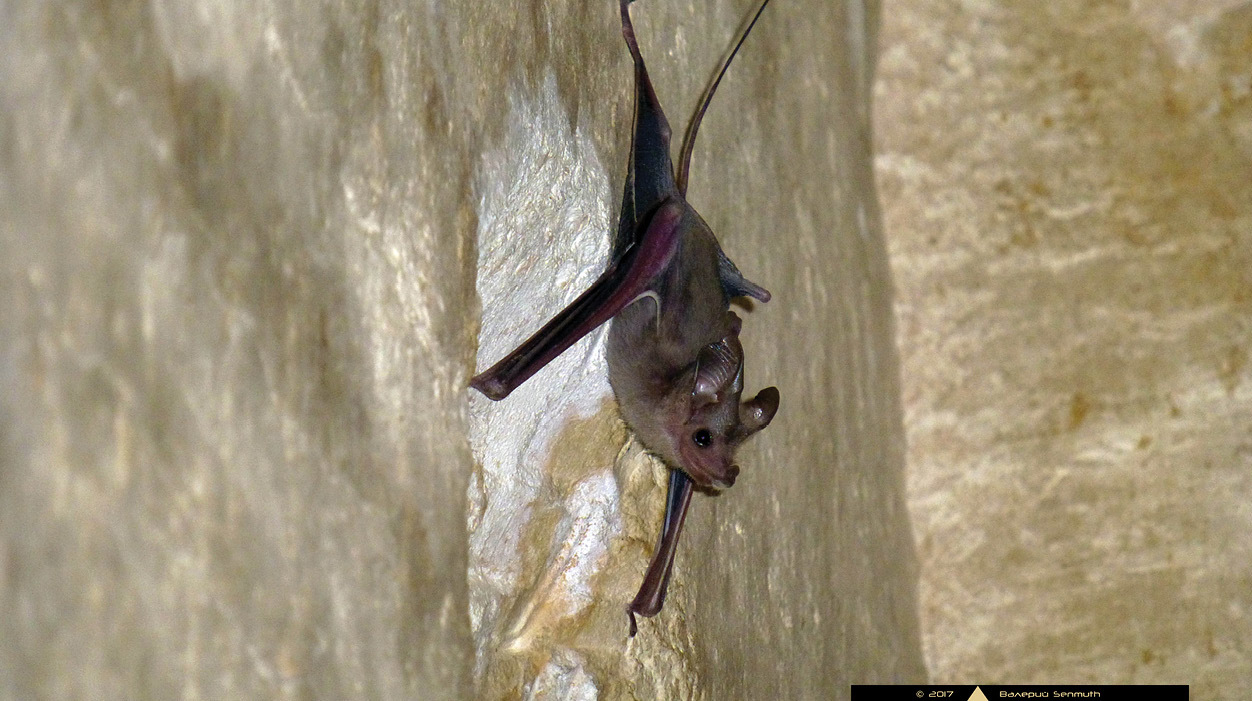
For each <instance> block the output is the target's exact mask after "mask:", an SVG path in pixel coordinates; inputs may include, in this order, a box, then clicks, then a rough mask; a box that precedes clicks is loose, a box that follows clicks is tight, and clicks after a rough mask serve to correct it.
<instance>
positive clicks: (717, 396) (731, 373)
mask: <svg viewBox="0 0 1252 701" xmlns="http://www.w3.org/2000/svg"><path fill="white" fill-rule="evenodd" d="M690 387H691V389H690V397H689V398H688V399H689V401H686V402H675V405H676V406H675V409H677V410H676V411H674V412H672V413H670V414H669V416H668V417H667V421H666V424H667V425H666V426H665V432H666V434H667V437H668V438H669V441H670V445H671V446H672V448H673V454H674V457H675V458H677V459H676V462H677V463H678V465H677V466H678V467H680V468H681V469H682V470H683V472H686V473H687V474H688V475H689V476H690V477H691V479H692V480H693V481H694V482H695V483H696V484H698V485H700V486H701V487H712V488H716V489H725V488H726V487H729V486H731V485H732V484H734V483H735V478H736V477H737V476H738V475H739V467H738V466H737V465H735V464H734V457H735V449H736V448H738V447H739V444H741V443H743V442H744V441H745V440H747V439H748V437H749V436H751V435H752V434H754V433H756V432H757V431H760V430H761V429H763V428H765V427H766V426H768V425H769V422H770V421H771V420H772V419H773V418H774V414H775V413H776V412H777V411H778V400H779V395H778V389H777V388H774V387H769V388H767V389H763V390H761V392H760V393H759V394H757V395H756V396H755V397H753V398H752V399H749V400H748V401H746V402H740V401H739V395H740V394H741V393H742V392H743V347H742V346H740V345H739V337H738V334H737V333H734V332H732V333H731V334H730V335H728V336H727V337H726V338H725V339H723V340H722V341H719V342H718V343H711V344H709V345H707V346H705V347H704V348H703V349H702V350H701V351H700V354H699V356H698V357H697V360H696V365H695V369H694V373H693V375H692V380H691V385H690ZM684 404H685V410H684V408H683V405H684ZM671 459H673V458H671Z"/></svg>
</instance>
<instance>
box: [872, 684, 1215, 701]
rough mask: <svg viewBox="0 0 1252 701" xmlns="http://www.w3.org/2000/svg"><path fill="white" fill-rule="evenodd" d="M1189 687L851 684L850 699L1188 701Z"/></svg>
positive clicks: (902, 700)
mask: <svg viewBox="0 0 1252 701" xmlns="http://www.w3.org/2000/svg"><path fill="white" fill-rule="evenodd" d="M1190 689H1191V687H1189V686H1187V685H1185V684H1171V685H1159V684H1154V685H1143V686H1131V685H1126V684H1086V685H1083V684H980V685H973V684H970V685H968V686H961V685H944V684H929V685H917V684H914V685H912V686H910V685H907V684H894V685H878V684H853V685H852V701H917V700H918V699H933V700H938V701H1005V700H1006V699H1025V700H1027V701H1031V700H1034V699H1049V701H1051V700H1052V699H1100V701H1141V699H1144V698H1148V696H1147V695H1148V694H1151V698H1152V699H1153V701H1189V698H1190Z"/></svg>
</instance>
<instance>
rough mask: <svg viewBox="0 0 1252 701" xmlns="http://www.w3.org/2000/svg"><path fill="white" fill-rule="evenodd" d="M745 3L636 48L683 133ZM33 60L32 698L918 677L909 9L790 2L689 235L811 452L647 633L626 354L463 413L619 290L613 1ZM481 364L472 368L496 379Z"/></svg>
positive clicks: (711, 507)
mask: <svg viewBox="0 0 1252 701" xmlns="http://www.w3.org/2000/svg"><path fill="white" fill-rule="evenodd" d="M750 5H751V3H746V2H734V3H730V2H719V3H715V4H714V3H706V2H690V1H688V2H680V3H666V2H660V1H659V0H651V1H649V2H642V3H639V4H638V5H637V6H636V8H637V10H636V13H637V16H638V18H639V19H638V22H639V30H640V40H641V43H642V44H643V46H644V51H645V54H646V55H647V56H648V59H649V61H650V64H651V67H652V70H653V75H654V79H655V81H656V84H657V89H658V91H659V93H660V94H661V99H662V101H663V102H664V104H665V105H666V106H667V108H668V110H669V113H670V117H671V120H672V121H673V123H674V124H675V125H676V126H677V127H678V128H680V129H681V125H682V124H684V123H685V122H686V118H687V115H688V114H689V113H690V111H691V109H692V108H693V106H694V104H695V101H696V98H697V96H698V94H699V92H700V89H701V88H702V86H703V85H704V83H705V81H706V80H707V79H708V77H709V75H710V73H711V71H712V70H713V68H714V66H715V65H716V63H717V61H718V58H719V56H720V55H721V53H722V51H723V50H724V49H725V47H726V44H727V42H728V40H729V39H730V37H731V36H733V34H734V29H735V27H736V26H737V25H738V24H739V22H740V20H741V19H742V18H743V17H744V16H745V14H746V13H747V12H748V11H749V9H750ZM4 15H5V17H4V21H3V22H0V105H3V110H4V118H3V119H2V120H0V236H2V238H0V281H2V287H0V289H3V291H4V293H5V298H6V304H4V305H0V338H3V343H2V344H0V352H2V355H0V411H2V412H3V414H2V416H0V418H2V421H0V582H2V584H0V610H3V611H4V612H5V615H4V616H0V698H12V699H29V698H56V699H72V698H91V699H100V698H106V699H107V698H118V699H145V698H150V699H169V698H188V699H196V698H207V699H217V698H257V699H272V698H420V699H439V698H449V699H451V698H471V697H475V696H477V697H485V698H517V697H519V696H521V697H527V698H595V697H602V698H778V697H779V696H780V695H781V696H782V697H786V698H805V697H809V698H813V697H821V698H843V697H846V693H847V685H848V684H849V683H852V682H854V681H865V682H869V681H886V680H891V679H917V678H920V677H922V676H923V675H924V671H923V670H922V668H921V658H920V646H919V642H918V629H917V625H916V601H915V592H914V579H915V569H914V561H913V549H912V543H911V540H910V531H909V527H908V523H907V518H906V512H905V509H904V490H903V456H904V443H903V428H902V422H901V409H900V404H899V384H898V379H897V373H898V365H897V360H896V354H895V346H894V343H893V334H894V329H893V324H892V317H891V295H890V280H889V275H888V267H887V257H886V249H885V245H884V242H883V240H882V237H881V234H880V229H879V216H878V210H877V204H876V194H875V191H874V189H873V179H872V177H871V160H870V151H869V148H870V140H869V110H868V102H869V95H870V93H869V86H870V84H871V79H872V76H873V60H872V56H873V51H874V47H875V45H876V34H877V23H878V17H877V5H876V4H874V3H870V4H869V5H868V7H867V6H866V5H865V4H863V3H861V2H859V1H856V0H848V1H846V2H837V3H828V2H818V1H817V0H803V1H800V0H796V1H789V2H786V3H783V2H780V3H777V4H776V5H775V6H772V7H771V8H770V9H769V11H768V12H767V14H766V16H765V18H764V19H763V20H762V24H761V25H760V27H759V29H758V30H757V33H756V35H754V36H753V37H752V39H751V40H750V41H749V43H748V45H747V47H746V48H745V51H744V53H743V54H742V56H741V57H740V60H739V62H738V63H737V64H736V66H735V68H734V70H733V71H732V73H731V74H730V76H729V77H728V78H727V80H726V82H725V84H724V87H723V89H722V92H721V94H720V95H719V96H718V100H717V101H716V102H715V103H714V105H713V109H712V110H711V112H710V114H709V117H708V119H707V121H706V123H705V128H704V130H703V131H702V138H701V141H700V143H699V144H698V147H697V150H696V157H695V162H694V166H693V173H692V176H693V178H692V179H693V184H692V188H691V191H690V199H691V201H692V203H693V204H694V205H695V206H696V207H697V209H699V210H700V211H701V212H702V213H703V214H704V216H705V217H706V219H707V220H708V221H709V223H710V224H711V225H712V227H713V228H714V230H715V231H717V232H719V235H720V236H721V240H722V242H723V244H724V246H725V247H726V249H727V250H728V252H729V253H730V254H731V255H732V256H733V257H734V259H735V260H736V261H737V262H738V263H739V265H740V266H741V267H742V268H743V269H744V270H745V271H746V272H748V273H749V275H751V276H752V277H753V279H756V280H759V281H760V282H761V283H762V284H765V285H766V286H767V287H769V288H770V289H771V290H772V291H773V293H774V301H773V302H771V303H770V304H769V305H761V306H758V307H757V308H755V309H753V310H751V312H750V313H748V311H744V312H742V313H743V315H744V316H745V317H746V318H745V330H744V334H743V340H744V345H745V347H746V351H747V357H748V375H747V382H748V387H749V391H753V392H754V391H755V390H756V389H759V388H760V387H763V386H766V385H767V384H777V385H778V386H779V387H780V389H781V391H782V396H783V400H782V409H781V411H780V413H779V415H778V418H777V419H776V420H775V422H774V424H773V425H772V426H771V427H770V428H769V429H768V430H767V431H765V432H764V433H763V434H761V435H760V436H758V437H757V438H756V439H755V440H754V441H753V442H752V443H750V444H749V446H748V447H747V448H746V449H745V450H743V451H742V452H741V454H740V462H741V464H742V465H743V468H744V472H743V474H742V475H741V477H740V479H739V483H738V484H737V485H736V487H735V488H734V489H733V490H730V491H728V492H727V493H726V494H724V495H723V496H721V497H718V498H712V499H710V498H705V497H700V496H698V497H697V499H696V502H695V504H694V507H693V514H692V517H691V518H690V519H689V521H688V524H687V531H686V534H685V538H684V542H683V544H682V548H681V550H680V554H679V557H678V564H677V569H676V574H675V579H674V581H673V583H672V586H671V592H670V598H669V601H668V603H667V606H666V609H665V611H664V612H663V613H662V614H661V616H660V617H658V618H656V619H653V620H652V621H649V622H647V623H644V625H643V626H642V628H641V631H640V634H639V637H637V638H635V639H634V640H633V641H630V642H628V640H627V638H626V619H625V615H624V606H625V604H626V602H627V601H628V600H629V598H630V597H631V595H632V594H633V591H634V588H635V587H636V586H637V585H638V583H639V581H640V577H641V576H642V573H643V570H644V567H645V564H646V561H647V557H648V554H649V553H650V551H651V548H652V544H653V542H654V540H655V537H656V531H657V529H658V528H659V521H660V508H661V500H662V498H663V487H662V485H663V481H662V479H663V477H664V472H663V469H662V468H661V467H660V465H659V464H658V463H657V462H656V461H655V460H653V459H651V458H649V457H648V456H646V455H645V454H643V453H642V452H641V451H640V450H639V447H638V445H637V444H635V443H634V442H633V441H631V440H630V438H629V436H628V433H627V432H626V431H625V429H624V428H623V427H622V425H621V423H620V420H619V419H618V417H617V414H616V410H615V407H614V405H613V403H612V400H611V397H610V395H609V393H608V391H607V387H606V384H605V380H604V370H603V361H602V360H601V359H600V358H601V348H600V343H601V338H600V337H599V336H595V337H593V338H592V339H590V340H589V341H586V342H584V343H583V344H581V345H579V346H578V347H576V348H574V349H572V350H571V351H570V353H569V354H568V356H567V357H565V358H562V359H561V361H559V363H557V364H555V365H554V366H553V367H552V368H550V369H549V370H547V371H546V372H545V373H543V374H541V375H539V376H537V377H536V378H535V379H533V380H532V381H531V383H529V384H528V385H527V386H526V387H525V388H523V391H520V392H519V394H518V395H516V396H514V397H512V398H510V400H508V401H506V402H503V403H499V404H489V403H488V402H486V401H485V400H483V399H482V398H481V397H478V396H470V394H469V393H468V392H467V390H466V389H465V385H466V381H467V379H468V377H469V376H470V374H471V373H472V372H473V370H474V368H475V363H476V362H478V365H479V366H480V367H482V366H485V363H486V362H487V361H488V360H489V359H494V358H495V357H498V355H499V354H500V353H501V352H503V351H505V350H507V349H508V348H509V347H510V346H511V345H512V344H514V343H515V342H517V341H518V340H520V338H521V337H522V336H524V335H525V333H527V332H528V331H529V330H530V329H531V328H533V327H534V326H535V325H537V324H538V323H540V322H541V321H543V319H544V318H546V316H547V315H548V314H550V313H551V312H552V311H554V310H556V309H558V308H560V307H561V306H562V305H563V304H564V303H565V302H566V301H568V300H569V299H570V298H571V297H572V296H573V295H574V294H576V293H577V292H578V291H579V289H580V288H581V287H582V286H584V285H585V284H587V282H589V281H590V279H592V278H593V277H594V276H595V275H596V273H597V272H598V271H599V269H600V268H601V266H602V265H603V264H604V262H605V255H606V252H607V243H608V238H609V229H610V226H611V223H612V222H613V221H614V220H615V208H616V205H617V202H616V200H617V198H618V197H619V196H620V195H619V194H618V193H619V191H620V183H621V179H622V177H623V175H624V172H625V171H624V169H625V161H626V153H627V144H628V138H629V134H628V133H627V130H628V128H629V123H630V115H631V109H632V107H631V105H632V103H631V99H632V96H631V75H630V64H629V61H628V60H627V53H626V50H625V48H624V46H623V44H622V41H621V37H620V33H619V23H618V15H617V7H616V5H615V3H613V2H611V1H610V0H597V2H588V1H585V0H584V1H580V2H574V1H573V0H560V1H556V2H545V3H538V2H530V3H522V2H511V3H510V2H501V3H462V4H455V3H454V4H448V3H434V2H390V1H383V0H370V1H367V2H363V3H357V2H353V3H343V2H327V3H317V4H315V3H294V2H286V1H285V0H271V1H269V2H242V1H241V2H224V3H197V2H179V1H176V0H145V1H142V2H141V1H130V2H127V1H122V2H114V3H103V4H82V3H72V2H31V1H26V2H15V3H9V4H7V5H6V6H5V10H4ZM476 359H477V360H476Z"/></svg>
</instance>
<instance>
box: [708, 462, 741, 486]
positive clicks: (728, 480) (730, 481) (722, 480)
mask: <svg viewBox="0 0 1252 701" xmlns="http://www.w3.org/2000/svg"><path fill="white" fill-rule="evenodd" d="M738 477H739V466H738V465H731V466H730V467H729V468H727V469H726V474H724V475H722V476H721V477H719V478H717V479H714V480H713V486H714V487H717V488H718V489H729V488H731V487H733V486H734V485H735V479H736V478H738Z"/></svg>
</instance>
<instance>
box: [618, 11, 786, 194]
mask: <svg viewBox="0 0 1252 701" xmlns="http://www.w3.org/2000/svg"><path fill="white" fill-rule="evenodd" d="M628 1H629V0H623V3H622V13H623V15H625V13H626V3H627V2H628ZM768 4H769V0H762V1H761V5H760V7H758V8H757V9H756V14H754V15H752V19H751V20H750V21H749V22H748V23H747V24H745V25H744V27H743V28H742V29H741V30H739V37H738V38H737V39H736V40H735V42H734V48H732V49H731V50H730V53H729V54H727V56H726V58H725V59H724V60H723V61H722V67H721V69H719V70H718V71H717V74H716V75H715V76H714V77H713V80H711V81H709V84H708V86H707V87H705V88H704V95H702V96H701V97H700V106H699V107H697V108H696V111H695V114H692V115H691V122H690V123H688V124H687V133H686V134H684V135H683V147H682V151H681V152H680V154H679V156H678V179H677V183H678V191H679V192H680V193H682V194H683V195H684V196H686V194H687V171H688V170H689V169H690V167H691V151H692V149H694V148H695V143H696V132H698V131H700V122H701V121H703V120H704V112H705V111H706V110H707V109H708V108H709V102H711V101H712V100H713V93H715V92H717V86H718V85H719V84H721V82H722V76H724V75H726V69H727V68H730V62H731V61H733V60H735V54H737V53H739V47H741V46H743V42H744V40H745V39H747V38H748V34H749V33H751V31H752V28H753V27H755V26H756V21H757V20H758V19H760V18H761V13H762V12H764V11H765V6H766V5H768ZM623 31H624V30H623ZM633 37H634V31H633V29H632V31H631V38H628V39H627V40H626V43H628V44H629V43H630V42H631V40H632V39H633ZM635 51H638V48H636V49H635Z"/></svg>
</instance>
